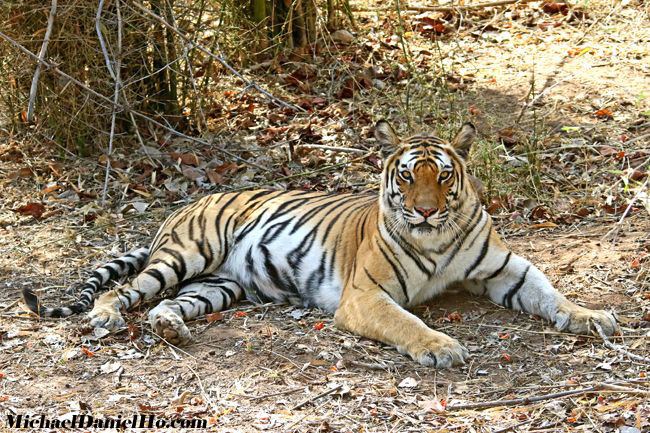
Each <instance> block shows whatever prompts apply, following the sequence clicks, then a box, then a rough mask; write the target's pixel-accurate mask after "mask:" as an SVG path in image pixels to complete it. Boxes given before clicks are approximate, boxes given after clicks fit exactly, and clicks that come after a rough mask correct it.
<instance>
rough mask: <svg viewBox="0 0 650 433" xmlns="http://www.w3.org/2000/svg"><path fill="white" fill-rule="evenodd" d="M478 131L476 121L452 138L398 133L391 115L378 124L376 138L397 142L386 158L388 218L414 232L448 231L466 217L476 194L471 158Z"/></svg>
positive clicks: (385, 206) (383, 188) (384, 200)
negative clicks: (468, 204)
mask: <svg viewBox="0 0 650 433" xmlns="http://www.w3.org/2000/svg"><path fill="white" fill-rule="evenodd" d="M475 137H476V129H475V128H474V126H473V125H472V124H471V123H466V124H464V125H463V126H462V127H461V128H460V130H459V131H458V133H457V134H456V136H455V137H454V139H453V140H451V142H447V141H445V140H442V139H440V138H438V137H436V136H434V135H429V134H421V135H414V136H411V137H408V138H400V137H398V136H397V134H396V133H395V131H394V130H393V128H392V127H391V126H390V125H389V124H388V123H387V122H385V121H379V122H378V123H377V125H376V126H375V138H376V139H377V141H378V142H379V143H380V144H381V145H382V146H384V147H389V148H396V150H395V151H394V152H393V154H392V155H390V156H389V157H388V159H387V160H386V161H385V163H384V171H383V175H382V184H381V197H382V205H381V208H382V211H383V213H384V215H385V216H386V221H388V222H390V223H391V225H392V226H394V228H399V227H401V228H403V229H404V228H405V229H407V230H408V231H409V232H411V233H412V234H413V235H424V234H427V233H429V232H431V231H434V230H435V231H438V232H440V231H442V230H444V229H445V228H447V227H448V225H449V224H453V222H454V221H455V220H456V219H458V218H460V217H461V215H455V213H456V214H457V213H458V212H462V205H463V203H464V202H466V201H467V198H468V196H469V197H476V193H475V192H474V189H473V187H472V185H471V183H472V182H471V180H470V179H469V177H468V175H467V173H466V170H465V161H464V159H465V158H466V157H467V154H468V153H469V150H470V147H471V144H472V142H473V141H474V138H475Z"/></svg>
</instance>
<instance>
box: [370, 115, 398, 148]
mask: <svg viewBox="0 0 650 433" xmlns="http://www.w3.org/2000/svg"><path fill="white" fill-rule="evenodd" d="M375 139H377V142H378V143H379V144H380V145H381V147H383V148H389V149H392V148H395V147H397V146H398V145H399V137H398V136H397V134H396V133H395V130H394V129H393V127H392V126H390V123H388V122H386V121H385V120H380V121H379V122H377V124H376V125H375Z"/></svg>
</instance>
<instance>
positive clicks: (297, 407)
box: [291, 384, 343, 411]
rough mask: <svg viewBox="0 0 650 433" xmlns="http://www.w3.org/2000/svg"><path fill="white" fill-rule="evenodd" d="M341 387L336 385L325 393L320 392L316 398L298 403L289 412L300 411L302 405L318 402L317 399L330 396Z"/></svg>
mask: <svg viewBox="0 0 650 433" xmlns="http://www.w3.org/2000/svg"><path fill="white" fill-rule="evenodd" d="M341 387H343V385H342V384H338V385H336V386H335V387H334V388H330V389H328V390H327V391H325V392H321V393H320V394H318V395H317V396H314V397H311V398H308V399H307V400H305V401H303V402H302V403H298V404H297V405H295V406H294V407H292V408H291V410H292V411H293V410H298V409H300V408H301V407H303V406H304V405H306V404H309V403H311V402H312V401H314V400H318V399H319V398H321V397H325V396H326V395H330V394H331V393H333V392H335V391H338V390H339V389H341Z"/></svg>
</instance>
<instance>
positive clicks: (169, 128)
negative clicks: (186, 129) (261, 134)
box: [0, 31, 269, 171]
mask: <svg viewBox="0 0 650 433" xmlns="http://www.w3.org/2000/svg"><path fill="white" fill-rule="evenodd" d="M0 38H2V39H4V40H5V41H7V42H9V43H10V44H11V45H13V46H14V47H16V48H18V49H19V50H20V51H22V52H23V53H25V54H27V55H28V56H29V57H31V58H32V59H34V60H36V61H37V62H38V63H42V64H43V66H45V67H47V68H48V69H50V70H51V71H53V72H55V73H57V74H59V75H60V76H62V77H64V78H66V79H68V80H70V81H71V82H72V83H74V84H76V85H77V86H79V87H80V88H82V89H84V90H85V91H87V92H89V93H90V94H92V95H94V96H96V97H97V98H99V99H101V100H102V101H104V102H107V103H108V104H109V105H110V106H112V107H114V109H121V110H124V111H128V112H129V113H133V115H135V116H137V117H139V118H141V119H144V120H146V121H147V122H150V123H153V124H154V125H156V126H158V127H160V128H163V129H164V130H166V131H168V132H171V133H172V134H175V135H177V136H179V137H183V138H185V139H187V140H190V141H193V142H195V143H199V144H203V145H207V146H212V148H213V149H215V150H217V151H218V152H221V153H223V154H224V155H228V156H229V157H231V158H232V159H235V160H237V161H240V162H242V163H244V164H246V165H249V166H251V167H255V168H257V169H260V170H264V171H268V170H269V169H268V168H266V167H264V166H261V165H259V164H256V163H254V162H250V161H248V160H246V159H244V158H242V157H239V156H237V155H235V154H234V153H232V152H228V151H227V150H226V149H222V148H220V147H215V146H214V144H213V143H210V142H208V141H207V140H202V139H200V138H196V137H192V136H189V135H187V134H183V133H182V132H180V131H177V130H175V129H174V128H171V127H169V126H167V125H163V124H162V123H160V122H158V121H156V120H154V119H152V118H151V117H149V116H147V115H146V114H143V113H140V112H139V111H135V110H130V109H128V107H125V106H124V105H121V104H118V103H115V102H113V101H112V100H111V99H110V98H109V97H107V96H105V95H102V94H101V93H99V92H97V91H95V90H93V89H92V88H90V87H88V86H87V85H86V84H84V83H82V82H81V81H79V80H77V79H76V78H74V77H73V76H71V75H69V74H66V73H65V72H63V71H62V70H60V69H59V68H58V67H56V66H55V65H53V64H52V63H49V62H47V61H46V60H42V59H39V58H38V56H37V55H36V54H34V53H32V52H31V51H29V50H28V49H27V48H25V47H24V46H23V45H21V44H20V43H18V42H16V41H15V40H13V39H12V38H10V37H9V36H7V35H6V34H4V33H3V32H1V31H0Z"/></svg>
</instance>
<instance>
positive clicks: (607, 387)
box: [447, 383, 650, 411]
mask: <svg viewBox="0 0 650 433" xmlns="http://www.w3.org/2000/svg"><path fill="white" fill-rule="evenodd" d="M599 392H618V393H621V394H634V395H642V396H646V397H650V391H646V390H644V389H636V388H626V387H623V386H618V385H611V384H607V383H601V384H597V385H594V386H590V387H588V388H582V389H573V390H570V391H562V392H556V393H553V394H544V395H536V396H532V397H523V398H515V399H513V400H494V401H481V402H478V403H468V404H454V405H450V406H447V410H448V411H454V410H465V409H488V408H491V407H501V406H517V405H527V404H531V403H537V402H538V401H544V400H554V399H558V398H563V397H571V396H574V395H581V394H595V393H599Z"/></svg>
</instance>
